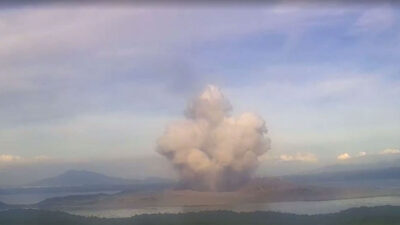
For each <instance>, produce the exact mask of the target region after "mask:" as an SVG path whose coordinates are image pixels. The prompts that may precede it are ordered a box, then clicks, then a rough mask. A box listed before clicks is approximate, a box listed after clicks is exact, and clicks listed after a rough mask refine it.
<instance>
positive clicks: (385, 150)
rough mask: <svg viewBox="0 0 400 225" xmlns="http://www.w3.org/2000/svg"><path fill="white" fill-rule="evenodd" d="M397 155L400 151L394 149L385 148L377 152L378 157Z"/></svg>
mask: <svg viewBox="0 0 400 225" xmlns="http://www.w3.org/2000/svg"><path fill="white" fill-rule="evenodd" d="M399 153H400V149H395V148H387V149H383V150H382V151H380V152H379V154H380V155H388V154H399Z"/></svg>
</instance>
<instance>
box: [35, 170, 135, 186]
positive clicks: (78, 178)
mask: <svg viewBox="0 0 400 225" xmlns="http://www.w3.org/2000/svg"><path fill="white" fill-rule="evenodd" d="M134 182H137V180H128V179H123V178H118V177H111V176H107V175H104V174H101V173H96V172H92V171H87V170H68V171H66V172H64V173H62V174H60V175H58V176H55V177H51V178H47V179H43V180H40V181H37V182H34V183H32V184H31V185H30V186H48V187H57V186H68V187H70V186H86V185H122V184H130V183H134Z"/></svg>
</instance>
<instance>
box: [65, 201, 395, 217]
mask: <svg viewBox="0 0 400 225" xmlns="http://www.w3.org/2000/svg"><path fill="white" fill-rule="evenodd" d="M382 205H393V206H400V197H397V196H396V197H390V196H389V197H372V198H357V199H343V200H329V201H297V202H272V203H252V204H240V205H224V206H199V207H147V208H137V209H112V210H110V209H107V210H77V211H68V212H69V213H71V214H75V215H82V216H97V217H104V218H122V217H130V216H135V215H140V214H153V213H185V212H199V211H210V210H231V211H235V212H252V211H274V212H285V213H295V214H301V215H307V214H308V215H315V214H325V213H335V212H339V211H342V210H346V209H349V208H354V207H361V206H370V207H371V206H382Z"/></svg>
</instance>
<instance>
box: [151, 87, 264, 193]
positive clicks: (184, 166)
mask: <svg viewBox="0 0 400 225" xmlns="http://www.w3.org/2000/svg"><path fill="white" fill-rule="evenodd" d="M230 111H231V105H230V103H229V101H228V100H227V99H226V98H225V97H224V96H223V94H222V93H221V92H220V90H219V89H218V88H217V87H215V86H211V85H209V86H207V88H206V89H205V90H204V92H203V93H202V94H201V95H200V96H198V97H197V98H196V99H194V101H193V102H191V103H190V104H189V106H188V108H187V109H186V112H185V115H186V119H185V120H182V121H179V122H175V123H173V124H170V125H169V126H168V127H167V129H166V131H165V133H164V135H163V136H162V137H161V138H160V139H159V140H158V150H157V151H158V152H159V153H160V154H162V155H164V156H165V157H166V158H168V160H170V161H171V162H172V163H173V165H174V167H175V168H176V169H177V170H178V172H179V175H180V177H181V181H182V183H183V184H184V185H185V187H188V188H192V189H196V190H213V191H217V190H218V191H224V190H234V189H236V188H237V187H239V186H240V185H242V184H244V183H245V182H247V181H248V180H249V179H250V178H251V174H252V173H253V171H254V170H255V169H256V167H257V165H258V157H259V156H261V155H262V154H264V153H265V152H267V151H268V149H269V146H270V141H269V139H268V138H267V137H265V136H264V135H265V134H266V133H267V129H266V126H265V122H264V120H263V119H262V118H260V117H259V116H257V115H255V114H253V113H243V114H242V115H240V116H239V117H237V118H235V117H232V116H229V112H230Z"/></svg>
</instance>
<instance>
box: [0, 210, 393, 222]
mask: <svg viewBox="0 0 400 225" xmlns="http://www.w3.org/2000/svg"><path fill="white" fill-rule="evenodd" d="M0 224H7V225H50V224H51V225H53V224H58V225H141V224H146V225H152V224H154V225H164V224H165V225H166V224H168V225H172V224H174V225H180V224H181V225H197V224H198V225H200V224H214V225H218V224H230V225H235V224H240V225H242V224H254V225H257V224H260V225H261V224H264V225H269V224H271V225H272V224H273V225H300V224H301V225H305V224H309V225H314V224H318V225H395V224H396V225H398V224H400V207H395V206H380V207H371V208H367V207H362V208H354V209H349V210H345V211H342V212H340V213H335V214H325V215H313V216H306V215H295V214H287V213H276V212H252V213H235V212H230V211H213V212H198V213H184V214H149V215H140V216H134V217H130V218H120V219H104V218H96V217H83V216H74V215H70V214H67V213H64V212H55V211H42V210H33V209H12V210H7V211H2V212H0Z"/></svg>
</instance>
